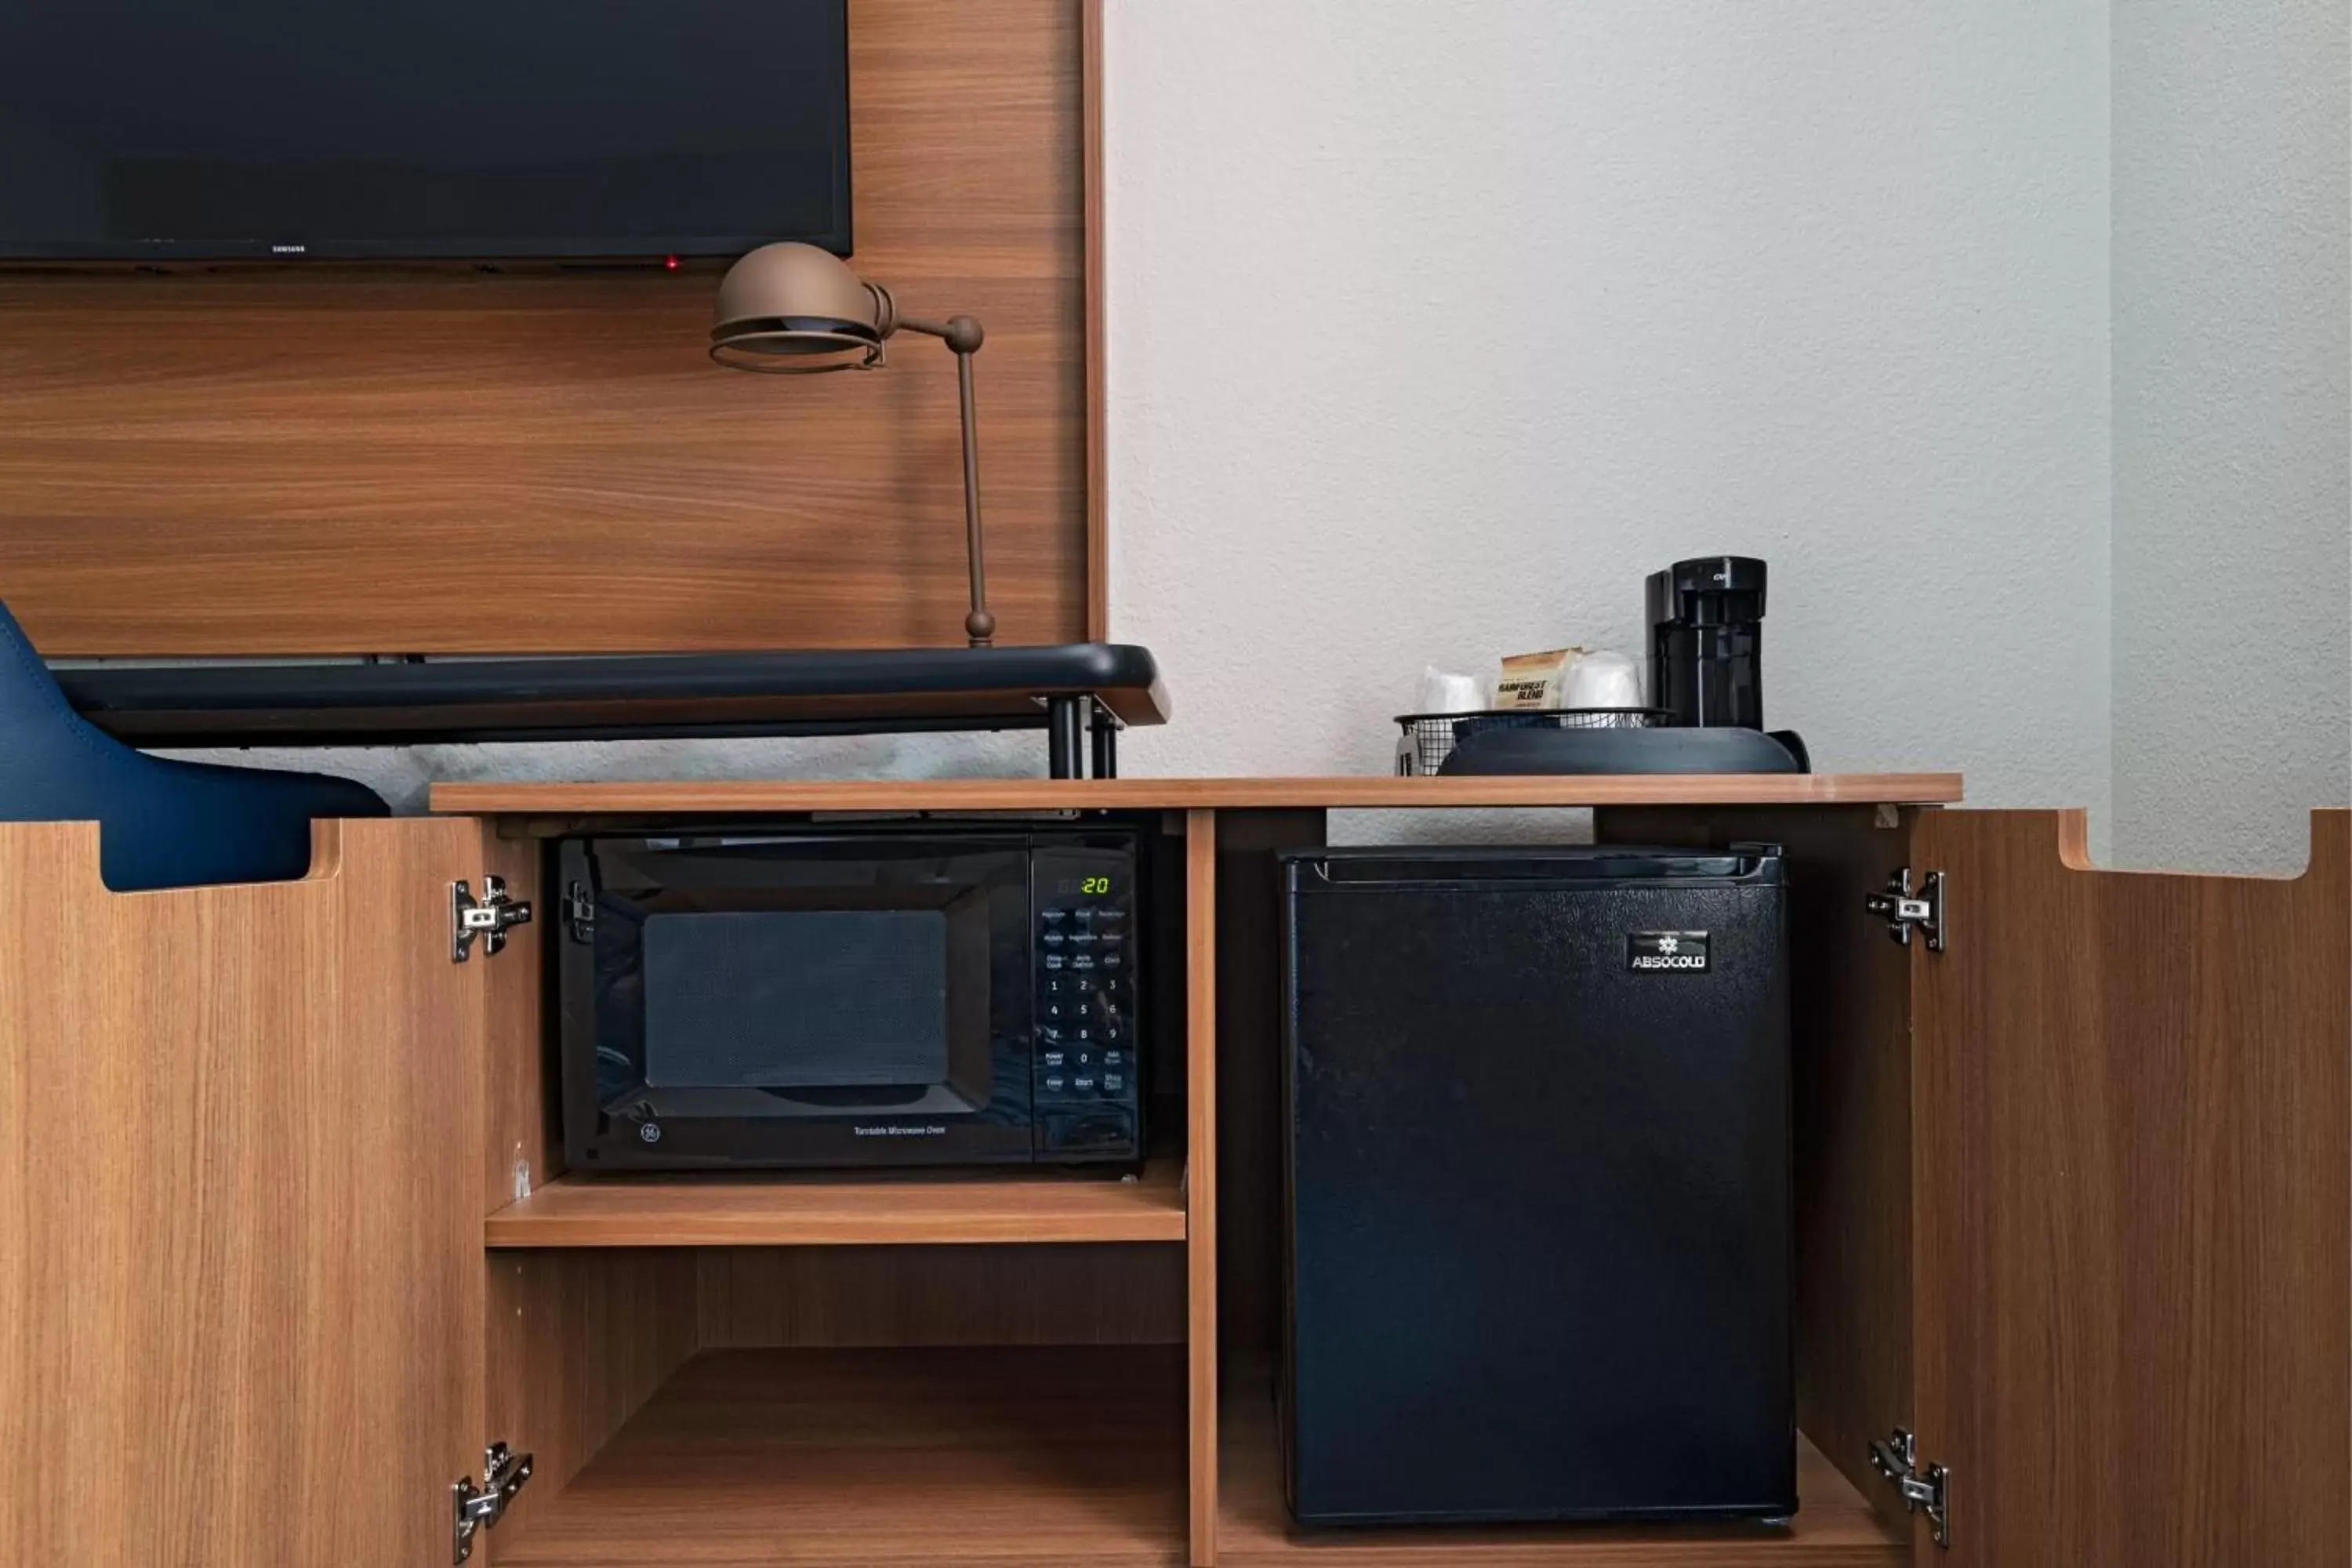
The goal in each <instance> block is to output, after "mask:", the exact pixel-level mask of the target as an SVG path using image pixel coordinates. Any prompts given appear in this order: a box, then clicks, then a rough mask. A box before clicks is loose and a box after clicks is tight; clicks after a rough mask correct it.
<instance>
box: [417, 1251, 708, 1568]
mask: <svg viewBox="0 0 2352 1568" xmlns="http://www.w3.org/2000/svg"><path fill="white" fill-rule="evenodd" d="M487 1262H488V1277H489V1331H488V1344H489V1361H488V1367H487V1375H488V1387H489V1426H488V1439H490V1440H498V1441H503V1442H506V1443H509V1444H511V1445H512V1446H513V1447H514V1449H515V1451H516V1452H517V1453H527V1454H530V1456H531V1463H532V1470H531V1479H530V1484H529V1485H528V1486H526V1487H525V1488H524V1489H522V1491H521V1493H520V1495H519V1496H518V1497H517V1499H516V1500H515V1502H514V1503H513V1505H512V1506H511V1507H510V1508H509V1510H508V1511H507V1515H506V1517H505V1519H503V1520H502V1521H499V1526H498V1528H497V1529H496V1530H494V1531H491V1532H490V1533H489V1534H488V1535H487V1536H484V1537H482V1538H480V1540H479V1542H478V1545H477V1547H476V1550H475V1553H474V1561H475V1562H476V1563H497V1562H499V1561H500V1559H499V1544H500V1543H501V1542H506V1541H511V1540H513V1539H514V1538H515V1537H516V1536H518V1535H520V1534H522V1533H523V1532H524V1531H528V1530H529V1529H530V1521H532V1520H533V1519H534V1518H536V1517H537V1516H538V1514H539V1513H540V1511H541V1510H543V1509H546V1508H548V1507H550V1506H551V1504H552V1503H553V1501H554V1499H555V1497H556V1495H557V1494H558V1493H559V1492H561V1491H562V1489H563V1487H564V1485H565V1484H566V1483H567V1482H569V1481H570V1480H571V1479H572V1477H573V1476H574V1475H576V1474H578V1473H579V1470H580V1468H581V1467H582V1466H583V1465H585V1464H586V1463H587V1462H588V1461H589V1460H590V1459H591V1458H593V1457H594V1455H595V1453H596V1451H597V1450H598V1449H599V1448H601V1447H604V1444H605V1442H606V1441H607V1440H608V1439H609V1438H611V1436H613V1434H614V1433H615V1432H618V1431H619V1430H620V1429H621V1426H622V1425H623V1424H624V1423H625V1422H626V1421H627V1420H628V1419H629V1417H630V1416H632V1415H635V1414H636V1413H637V1411H638V1410H639V1409H641V1408H642V1407H643V1406H644V1405H645V1403H646V1400H647V1399H650V1398H651V1397H653V1394H654V1391H655V1390H656V1389H657V1388H659V1387H661V1385H662V1384H665V1383H667V1382H668V1381H669V1378H670V1375H671V1373H675V1372H677V1369H678V1368H679V1367H680V1366H681V1365H683V1364H684V1363H685V1362H686V1360H687V1358H688V1357H689V1356H691V1355H692V1354H693V1353H694V1352H695V1349H696V1345H697V1333H698V1326H697V1321H696V1305H697V1297H696V1276H695V1255H694V1254H693V1253H691V1252H676V1251H660V1252H656V1251H645V1252H628V1251H620V1250H615V1249H606V1250H602V1251H594V1252H583V1251H549V1252H497V1253H492V1254H490V1255H489V1256H488V1259H487ZM420 1561H422V1560H420ZM387 1568H389V1565H387Z"/></svg>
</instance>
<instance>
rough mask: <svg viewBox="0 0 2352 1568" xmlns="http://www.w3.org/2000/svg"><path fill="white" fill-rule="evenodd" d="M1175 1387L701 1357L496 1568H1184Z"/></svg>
mask: <svg viewBox="0 0 2352 1568" xmlns="http://www.w3.org/2000/svg"><path fill="white" fill-rule="evenodd" d="M1183 1383H1184V1372H1183V1366H1182V1355H1181V1352H1178V1351H1176V1350H1174V1349H1173V1348H1169V1347H1125V1348H1107V1347H1088V1346H1078V1345H1063V1346H1055V1347H1053V1348H1050V1349H1035V1350H1013V1349H1005V1350H995V1351H991V1352H986V1353H984V1354H974V1353H973V1352H970V1351H967V1350H877V1351H805V1350H803V1351H720V1352H706V1353H704V1354H703V1355H700V1356H698V1357H697V1358H696V1359H695V1360H693V1361H692V1362H689V1363H688V1364H687V1365H686V1367H685V1368H684V1370H682V1371H681V1372H680V1373H678V1375H677V1377H676V1378H674V1379H673V1380H672V1381H671V1382H670V1384H668V1386H667V1387H665V1388H664V1389H663V1390H662V1391H661V1392H660V1393H659V1394H656V1395H655V1396H654V1399H653V1401H652V1402H651V1403H650V1404H648V1405H646V1408H645V1409H644V1410H643V1411H641V1412H640V1413H639V1414H638V1415H637V1416H636V1417H635V1419H634V1420H632V1421H631V1422H630V1423H629V1424H628V1425H627V1426H625V1427H624V1428H623V1429H622V1431H621V1433H620V1435H619V1436H617V1437H615V1438H614V1440H613V1441H612V1442H611V1443H610V1444H608V1445H607V1446H606V1447H605V1448H604V1452H602V1453H600V1454H599V1455H597V1457H596V1458H595V1459H594V1460H593V1462H592V1463H591V1464H590V1465H589V1466H588V1468H586V1469H584V1470H583V1471H582V1472H581V1473H580V1474H579V1475H578V1476H577V1477H576V1478H575V1479H573V1480H572V1484H571V1485H570V1486H569V1487H567V1488H565V1489H563V1490H562V1493H561V1494H559V1495H558V1496H556V1497H555V1498H554V1499H552V1500H551V1503H549V1504H547V1505H544V1506H542V1509H541V1511H540V1512H539V1514H538V1515H537V1516H536V1517H535V1518H534V1519H533V1520H532V1521H530V1525H529V1527H528V1528H527V1529H525V1530H522V1531H519V1532H517V1533H516V1534H514V1535H512V1536H511V1537H505V1532H504V1531H503V1530H501V1531H500V1535H501V1536H502V1537H505V1538H503V1539H500V1540H499V1542H498V1549H499V1554H498V1564H499V1568H645V1564H646V1563H661V1564H663V1565H664V1568H773V1565H775V1564H778V1563H793V1564H802V1565H815V1564H840V1565H842V1568H852V1565H855V1568H944V1565H946V1564H950V1563H980V1564H1001V1565H1003V1568H1013V1565H1016V1564H1017V1565H1018V1568H1123V1565H1127V1564H1138V1565H1140V1564H1150V1565H1152V1568H1171V1565H1172V1564H1174V1563H1179V1562H1181V1559H1182V1551H1183V1530H1184V1450H1183V1436H1182V1434H1183V1415H1182V1409H1183V1402H1184V1393H1183ZM416 1561H417V1562H419V1563H422V1562H424V1561H425V1559H423V1558H419V1559H417V1560H416Z"/></svg>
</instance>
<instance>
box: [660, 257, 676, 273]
mask: <svg viewBox="0 0 2352 1568" xmlns="http://www.w3.org/2000/svg"><path fill="white" fill-rule="evenodd" d="M662 270H663V271H665V272H675V271H677V257H675V256H665V257H663V258H662Z"/></svg>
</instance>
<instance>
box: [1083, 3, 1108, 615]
mask: <svg viewBox="0 0 2352 1568" xmlns="http://www.w3.org/2000/svg"><path fill="white" fill-rule="evenodd" d="M1078 26H1079V39H1078V47H1079V52H1080V58H1081V60H1082V64H1081V67H1080V69H1079V72H1078V77H1079V84H1080V88H1081V91H1082V97H1083V102H1082V104H1081V110H1080V111H1081V113H1082V114H1083V116H1084V121H1083V123H1084V135H1085V164H1086V209H1087V232H1086V247H1087V255H1086V269H1087V287H1086V311H1087V640H1088V641H1089V642H1108V641H1110V640H1111V634H1110V420H1109V417H1108V409H1109V406H1110V403H1109V396H1110V394H1109V386H1110V380H1109V376H1110V371H1109V363H1108V361H1109V353H1110V330H1109V325H1108V320H1107V319H1106V317H1105V314H1104V312H1105V310H1106V309H1107V308H1108V294H1109V277H1108V274H1107V273H1106V272H1105V271H1104V269H1103V182H1104V180H1105V178H1106V177H1107V176H1106V174H1105V171H1104V167H1103V0H1081V5H1080V8H1079V22H1078Z"/></svg>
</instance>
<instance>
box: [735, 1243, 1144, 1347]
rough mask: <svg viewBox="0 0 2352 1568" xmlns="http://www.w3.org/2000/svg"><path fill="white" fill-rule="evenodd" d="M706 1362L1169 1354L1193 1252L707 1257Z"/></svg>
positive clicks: (1092, 1249)
mask: <svg viewBox="0 0 2352 1568" xmlns="http://www.w3.org/2000/svg"><path fill="white" fill-rule="evenodd" d="M698 1258H699V1262H698V1277H699V1279H700V1280H701V1291H702V1337H701V1343H702V1345H703V1346H704V1348H706V1349H712V1350H716V1349H722V1348H730V1347H750V1346H795V1347H810V1346H818V1347H839V1346H879V1345H974V1346H977V1345H1128V1344H1139V1345H1172V1344H1181V1342H1183V1339H1184V1252H1183V1249H1182V1248H1181V1247H1170V1246H1168V1245H1166V1244H1165V1243H1163V1242H1135V1243H1108V1244H1102V1245H1096V1246H1087V1247H1069V1246H1063V1245H1058V1244H1055V1245H1036V1246H1018V1247H707V1248H705V1249H703V1250H702V1251H701V1252H700V1253H699V1254H698Z"/></svg>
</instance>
